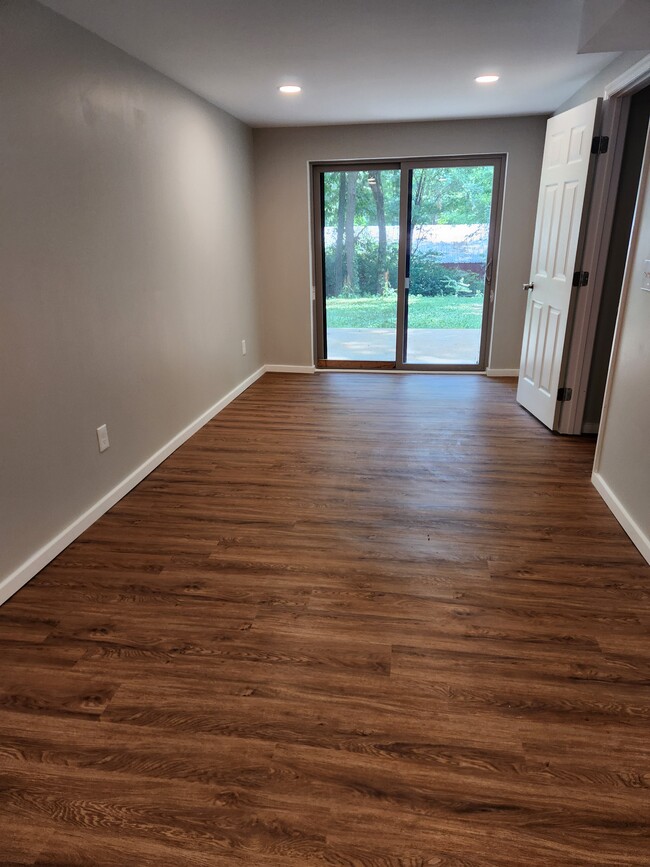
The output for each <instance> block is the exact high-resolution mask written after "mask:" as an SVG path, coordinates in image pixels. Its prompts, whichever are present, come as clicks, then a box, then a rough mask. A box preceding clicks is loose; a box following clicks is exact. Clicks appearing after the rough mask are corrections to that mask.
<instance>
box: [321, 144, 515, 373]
mask: <svg viewBox="0 0 650 867" xmlns="http://www.w3.org/2000/svg"><path fill="white" fill-rule="evenodd" d="M487 165H490V166H493V168H494V175H493V181H492V206H491V210H490V228H489V234H488V249H487V265H486V279H485V293H484V301H483V317H482V324H481V344H480V352H479V360H478V363H477V364H416V363H409V362H407V361H406V354H407V341H408V322H407V318H408V302H407V298H408V291H409V290H408V288H407V286H408V283H407V279H408V277H409V274H408V271H409V267H410V261H409V260H410V232H408V231H402V229H404V227H409V226H410V219H411V192H412V183H411V178H412V173H413V170H414V169H418V168H438V167H440V168H442V167H445V168H446V167H449V168H453V167H463V166H487ZM369 168H372V169H375V170H380V169H387V170H400V171H401V178H400V238H399V259H398V270H397V275H398V277H397V322H396V326H397V335H396V337H397V343H396V356H395V361H345V360H337V359H328V358H327V333H326V322H327V320H326V315H327V314H326V308H325V305H326V297H325V287H324V285H323V281H324V274H325V244H324V213H323V175H324V174H325V173H326V172H337V171H338V172H341V171H365V170H367V169H369ZM505 169H506V154H477V155H471V156H452V157H448V156H438V157H428V158H425V157H422V158H417V159H399V160H372V159H370V160H354V161H345V160H343V161H336V162H328V163H320V162H319V163H312V164H311V178H312V232H313V251H314V257H313V263H314V274H313V285H314V293H313V303H314V316H313V321H314V345H315V349H316V352H315V362H316V367H317V368H321V369H328V368H329V369H336V370H347V369H350V370H364V369H366V370H368V369H370V370H403V371H408V370H413V371H415V370H430V371H439V372H444V371H450V372H454V371H457V372H472V371H478V372H481V371H484V370H485V369H486V366H487V361H488V354H489V349H490V340H491V334H492V321H493V310H494V301H495V288H494V287H495V282H496V281H495V275H496V274H497V264H498V263H497V256H498V251H499V240H500V234H501V217H502V211H503V193H504V186H505V174H506V172H505Z"/></svg>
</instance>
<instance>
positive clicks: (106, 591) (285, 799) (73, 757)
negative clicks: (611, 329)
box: [0, 374, 650, 867]
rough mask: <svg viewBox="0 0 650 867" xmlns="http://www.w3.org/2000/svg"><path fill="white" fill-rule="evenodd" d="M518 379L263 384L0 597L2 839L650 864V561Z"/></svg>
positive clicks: (191, 850)
mask: <svg viewBox="0 0 650 867" xmlns="http://www.w3.org/2000/svg"><path fill="white" fill-rule="evenodd" d="M592 459H593V442H592V441H589V440H582V439H566V438H560V437H557V436H553V435H552V434H550V433H549V432H548V431H547V430H546V429H545V428H543V427H542V426H541V425H539V424H538V423H537V422H536V421H535V420H533V419H532V418H531V417H530V416H529V415H528V414H527V413H525V412H524V411H523V410H521V409H520V408H519V407H518V406H517V405H516V403H515V401H514V388H513V385H512V383H509V382H504V381H492V380H486V379H484V378H481V377H475V376H447V377H445V376H415V375H411V376H390V375H388V376H381V375H346V374H338V375H336V374H334V375H332V374H329V375H328V374H325V375H318V376H313V377H309V376H287V375H279V374H270V375H266V376H265V377H264V378H263V379H261V380H260V381H258V382H257V383H256V384H255V385H254V386H252V387H251V388H250V389H249V390H248V391H247V392H246V393H245V394H244V395H242V396H241V397H240V398H239V399H238V400H237V401H235V403H233V404H231V405H230V406H229V407H228V408H227V409H226V410H225V411H224V412H222V413H221V415H219V416H218V417H217V418H216V419H215V420H214V421H213V422H211V423H210V424H209V425H207V427H205V428H204V429H203V430H202V431H201V432H200V433H199V434H197V435H196V436H195V437H194V438H193V439H192V440H191V441H190V442H188V443H187V444H186V445H185V446H183V447H182V448H181V449H180V450H179V451H177V452H176V453H175V454H174V455H173V456H172V457H171V458H170V459H169V460H167V461H166V462H165V463H164V464H163V465H162V466H161V467H160V468H159V469H157V470H156V471H155V472H154V473H152V474H151V475H150V476H149V477H148V478H147V479H146V480H145V481H144V482H142V484H140V485H139V486H138V488H137V489H136V490H135V491H133V492H132V493H131V494H129V495H128V496H127V497H126V498H125V499H124V500H123V501H122V502H121V503H119V504H118V505H117V506H116V507H115V508H114V509H112V510H111V512H110V513H109V514H107V515H106V516H105V517H104V518H102V519H101V520H100V521H99V522H98V523H97V524H95V525H94V526H93V527H92V528H91V529H90V530H89V531H88V532H86V533H85V534H84V535H83V536H82V537H81V538H80V539H79V540H78V541H76V542H75V543H74V544H72V545H71V546H70V547H69V548H68V549H67V550H66V551H65V552H64V553H63V554H62V555H61V556H60V557H58V558H57V559H56V560H55V561H54V562H53V563H52V564H51V565H50V566H48V567H47V568H46V569H45V570H44V571H43V572H42V573H41V574H40V575H39V576H38V577H37V578H35V579H34V580H33V581H32V582H31V583H30V584H29V585H27V586H26V587H25V588H24V589H23V590H21V591H20V592H19V593H18V594H17V595H16V596H14V597H13V598H12V599H11V600H10V601H9V602H7V603H6V604H5V605H4V606H3V607H2V608H0V646H1V651H0V652H1V656H0V852H1V855H0V857H1V859H2V864H39V865H106V867H108V865H111V867H113V865H115V867H125V865H155V867H177V865H178V867H180V865H201V867H208V865H209V867H212V865H215V867H217V865H241V864H247V865H278V867H279V865H283V867H284V865H286V867H293V865H368V867H370V865H372V867H425V865H439V867H440V865H442V867H469V865H493V867H494V865H516V867H519V865H521V867H526V865H540V867H541V865H549V867H559V865H648V864H649V863H650V833H649V819H650V737H649V734H650V701H649V695H650V692H649V685H650V646H649V642H648V626H649V625H650V567H648V566H647V565H645V563H644V561H643V560H642V558H641V556H640V555H639V554H638V553H637V551H636V549H635V548H634V547H633V546H632V544H631V542H630V541H629V540H628V539H627V537H626V535H625V533H624V532H623V531H622V530H621V528H620V527H619V525H618V524H617V522H616V521H615V520H614V518H613V517H612V516H611V514H610V513H609V511H608V509H607V508H606V506H605V504H604V503H603V502H602V500H601V499H600V497H599V496H598V494H597V493H596V491H595V490H594V489H593V488H592V486H591V484H590V481H589V476H590V468H591V464H592Z"/></svg>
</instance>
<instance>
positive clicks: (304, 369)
mask: <svg viewBox="0 0 650 867" xmlns="http://www.w3.org/2000/svg"><path fill="white" fill-rule="evenodd" d="M315 370H316V368H315V367H314V365H313V364H311V365H309V364H266V365H264V371H265V372H266V373H314V371H315Z"/></svg>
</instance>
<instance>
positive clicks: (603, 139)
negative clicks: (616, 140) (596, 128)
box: [591, 135, 609, 154]
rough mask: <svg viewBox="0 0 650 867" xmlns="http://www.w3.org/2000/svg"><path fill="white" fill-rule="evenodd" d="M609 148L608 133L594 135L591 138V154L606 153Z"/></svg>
mask: <svg viewBox="0 0 650 867" xmlns="http://www.w3.org/2000/svg"><path fill="white" fill-rule="evenodd" d="M608 148H609V136H608V135H595V136H594V137H593V138H592V140H591V152H592V154H606V153H607V150H608Z"/></svg>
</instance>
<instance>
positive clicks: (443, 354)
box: [327, 328, 481, 364]
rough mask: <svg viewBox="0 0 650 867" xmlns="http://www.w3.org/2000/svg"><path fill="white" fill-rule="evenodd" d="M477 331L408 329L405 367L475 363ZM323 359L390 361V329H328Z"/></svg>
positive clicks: (392, 353) (392, 356)
mask: <svg viewBox="0 0 650 867" xmlns="http://www.w3.org/2000/svg"><path fill="white" fill-rule="evenodd" d="M480 344H481V330H480V328H412V329H411V330H410V331H409V333H408V341H407V357H406V360H407V362H408V363H409V364H477V363H478V357H479V351H480ZM327 357H328V359H330V360H334V359H335V360H340V361H394V360H395V329H394V328H328V329H327Z"/></svg>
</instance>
